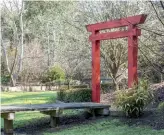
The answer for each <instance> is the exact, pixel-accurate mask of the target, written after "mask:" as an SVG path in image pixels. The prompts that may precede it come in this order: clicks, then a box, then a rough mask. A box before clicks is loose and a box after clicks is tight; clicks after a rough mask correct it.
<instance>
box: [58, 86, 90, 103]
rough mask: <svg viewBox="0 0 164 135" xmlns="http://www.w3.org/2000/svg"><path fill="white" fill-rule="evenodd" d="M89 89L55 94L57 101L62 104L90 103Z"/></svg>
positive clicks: (61, 91) (62, 91) (63, 91)
mask: <svg viewBox="0 0 164 135" xmlns="http://www.w3.org/2000/svg"><path fill="white" fill-rule="evenodd" d="M91 93H92V92H91V89H87V88H83V89H71V90H60V91H59V92H57V100H60V101H63V102H67V103H68V102H91Z"/></svg>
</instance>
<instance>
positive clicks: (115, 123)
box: [44, 118, 164, 135]
mask: <svg viewBox="0 0 164 135" xmlns="http://www.w3.org/2000/svg"><path fill="white" fill-rule="evenodd" d="M44 135H164V130H161V131H157V130H152V129H151V128H149V127H146V126H145V127H135V126H131V127H129V126H128V125H125V124H123V123H121V122H120V121H119V120H117V119H113V120H110V119H109V118H107V119H103V120H97V121H96V122H93V123H90V124H86V125H79V126H74V127H72V128H69V129H64V130H60V131H59V132H56V133H48V132H45V133H44Z"/></svg>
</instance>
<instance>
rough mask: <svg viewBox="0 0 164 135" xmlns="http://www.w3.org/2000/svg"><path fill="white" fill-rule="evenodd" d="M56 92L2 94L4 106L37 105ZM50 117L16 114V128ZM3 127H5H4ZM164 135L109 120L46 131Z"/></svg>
mask: <svg viewBox="0 0 164 135" xmlns="http://www.w3.org/2000/svg"><path fill="white" fill-rule="evenodd" d="M54 95H56V93H55V92H17V93H14V92H13V93H8V92H6V93H2V94H1V97H2V98H1V99H2V104H3V105H6V104H30V103H31V104H37V103H46V102H49V101H50V99H52V98H54ZM45 117H48V116H46V115H43V114H41V113H39V112H19V113H16V119H15V121H14V127H15V128H16V127H17V128H18V127H20V126H25V125H26V124H28V123H31V122H36V121H37V120H39V119H40V118H45ZM2 127H3V125H2ZM54 131H55V130H54ZM68 134H69V135H100V134H101V135H106V134H108V135H132V134H133V135H164V130H160V131H156V130H152V129H150V128H149V127H133V126H132V127H129V126H128V125H125V124H123V123H121V122H120V121H119V120H117V119H115V120H110V119H109V118H106V119H103V120H97V121H96V122H92V123H90V124H83V125H77V126H74V127H71V128H68V129H61V130H60V131H59V132H54V133H53V132H52V133H50V132H49V131H45V132H44V135H68Z"/></svg>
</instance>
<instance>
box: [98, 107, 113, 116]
mask: <svg viewBox="0 0 164 135" xmlns="http://www.w3.org/2000/svg"><path fill="white" fill-rule="evenodd" d="M109 113H110V112H109V108H101V109H95V114H96V115H101V116H108V115H109Z"/></svg>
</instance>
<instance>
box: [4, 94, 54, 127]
mask: <svg viewBox="0 0 164 135" xmlns="http://www.w3.org/2000/svg"><path fill="white" fill-rule="evenodd" d="M55 98H56V92H52V91H47V92H2V93H1V105H9V104H43V103H50V102H52V99H55ZM46 117H48V116H47V115H44V114H41V113H40V112H35V111H32V112H17V113H16V115H15V120H14V128H18V127H21V126H25V125H28V124H29V123H32V122H33V123H34V122H37V121H38V120H39V119H41V118H46ZM3 127H4V125H3V119H1V128H3Z"/></svg>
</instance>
